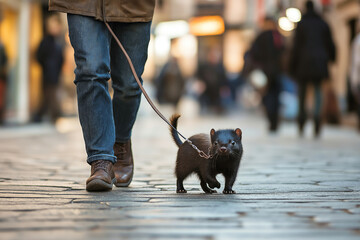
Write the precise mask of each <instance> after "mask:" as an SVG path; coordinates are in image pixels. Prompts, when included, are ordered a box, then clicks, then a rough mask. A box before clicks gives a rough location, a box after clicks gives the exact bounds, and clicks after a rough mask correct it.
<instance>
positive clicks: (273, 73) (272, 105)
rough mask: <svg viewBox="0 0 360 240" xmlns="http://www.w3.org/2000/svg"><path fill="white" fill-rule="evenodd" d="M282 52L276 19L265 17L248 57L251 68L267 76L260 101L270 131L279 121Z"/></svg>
mask: <svg viewBox="0 0 360 240" xmlns="http://www.w3.org/2000/svg"><path fill="white" fill-rule="evenodd" d="M283 52H284V40H283V37H282V36H281V34H280V33H279V31H278V30H277V24H276V21H275V20H274V19H273V18H272V17H266V18H265V19H264V22H263V24H262V32H261V33H260V34H259V35H258V36H257V37H256V39H255V40H254V42H253V44H252V47H251V49H250V53H249V54H250V56H248V58H250V62H251V64H252V65H253V68H258V69H260V70H262V71H263V73H264V74H265V76H266V78H267V81H266V85H265V87H264V89H263V93H262V95H263V99H262V102H263V105H264V107H265V112H266V116H267V119H268V121H269V131H270V132H276V131H277V129H278V123H279V111H280V99H279V96H280V92H281V78H280V77H281V73H282V64H281V63H282V56H283Z"/></svg>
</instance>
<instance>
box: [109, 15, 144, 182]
mask: <svg viewBox="0 0 360 240" xmlns="http://www.w3.org/2000/svg"><path fill="white" fill-rule="evenodd" d="M111 27H112V28H113V30H114V32H115V34H116V35H117V37H118V38H119V40H120V42H121V43H122V44H123V46H124V48H125V50H126V51H127V53H128V55H129V56H130V58H131V60H132V62H133V64H134V67H135V70H136V73H137V75H138V76H139V78H140V80H141V82H142V79H141V75H142V73H143V71H144V66H145V62H146V60H147V49H148V44H149V40H150V27H151V22H146V23H112V24H111ZM110 52H111V54H110V55H111V78H112V84H113V85H112V86H113V89H114V96H113V113H114V121H115V133H116V144H115V146H114V150H115V155H116V157H117V163H116V164H115V168H114V170H115V175H116V180H117V183H116V184H115V185H116V186H118V187H126V186H128V185H129V184H130V182H131V180H132V176H133V157H132V150H131V141H130V139H131V131H132V128H133V125H134V122H135V119H136V115H137V112H138V110H139V106H140V99H141V90H140V87H139V86H138V84H137V82H136V80H135V78H134V76H133V74H132V72H131V69H130V67H129V64H128V62H127V60H126V58H125V56H124V54H123V53H122V51H121V49H120V47H119V46H118V45H117V43H116V42H115V40H114V39H112V42H111V51H110Z"/></svg>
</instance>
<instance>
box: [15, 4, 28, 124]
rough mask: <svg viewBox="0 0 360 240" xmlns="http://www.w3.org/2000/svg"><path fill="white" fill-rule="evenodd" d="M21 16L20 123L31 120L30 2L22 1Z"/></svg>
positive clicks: (18, 96) (17, 93)
mask: <svg viewBox="0 0 360 240" xmlns="http://www.w3.org/2000/svg"><path fill="white" fill-rule="evenodd" d="M19 10H20V14H19V43H18V44H19V60H18V61H19V70H18V71H19V72H18V79H17V84H16V95H17V103H16V108H17V114H16V115H17V116H16V120H17V122H19V123H25V122H26V121H28V119H29V23H30V1H28V0H21V1H20V9H19Z"/></svg>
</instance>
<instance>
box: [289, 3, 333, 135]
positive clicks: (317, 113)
mask: <svg viewBox="0 0 360 240" xmlns="http://www.w3.org/2000/svg"><path fill="white" fill-rule="evenodd" d="M305 6H306V12H305V14H304V15H303V17H302V20H301V21H300V22H299V24H298V26H297V28H296V31H295V37H294V44H293V48H292V53H291V57H290V64H289V68H290V69H289V70H290V73H291V74H292V75H293V76H294V78H295V79H296V80H297V82H298V86H299V105H300V106H299V115H298V127H299V134H300V136H302V134H303V129H304V125H305V122H306V110H305V102H306V101H305V100H306V94H307V88H308V87H309V86H310V85H311V86H313V87H314V93H315V94H314V95H315V97H314V100H315V103H314V112H313V118H314V126H315V127H314V136H315V137H318V136H319V134H320V130H321V112H322V98H323V96H322V92H323V90H322V83H323V82H324V81H326V80H328V79H329V70H328V63H329V62H331V61H335V45H334V42H333V39H332V35H331V31H330V28H329V26H328V24H327V23H326V22H325V21H324V20H323V19H322V18H321V16H320V15H319V14H317V13H316V12H315V9H314V4H313V2H312V1H307V2H306V4H305Z"/></svg>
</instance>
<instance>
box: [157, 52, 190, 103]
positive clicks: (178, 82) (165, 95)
mask: <svg viewBox="0 0 360 240" xmlns="http://www.w3.org/2000/svg"><path fill="white" fill-rule="evenodd" d="M155 83H156V89H157V93H156V96H157V99H158V101H159V103H161V104H164V103H169V104H172V105H174V106H175V107H176V106H177V105H178V103H179V101H180V98H181V97H182V95H183V92H184V87H185V79H184V77H183V75H182V73H181V70H180V68H179V64H178V60H177V58H176V57H174V56H171V57H170V59H169V61H168V62H167V63H166V64H165V65H164V66H163V68H162V69H161V71H160V74H159V76H158V77H157V78H156V80H155Z"/></svg>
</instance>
